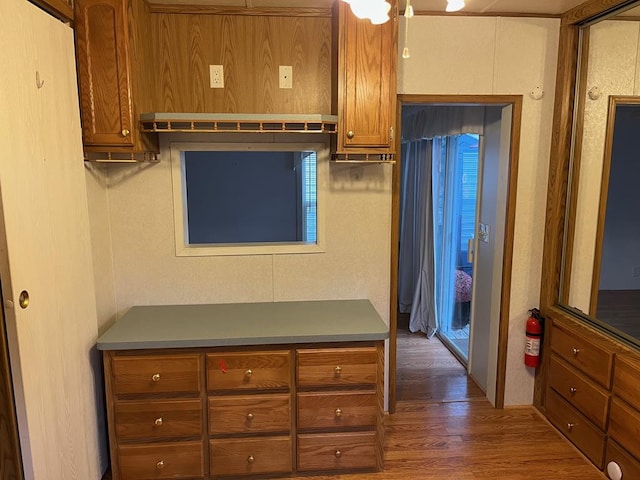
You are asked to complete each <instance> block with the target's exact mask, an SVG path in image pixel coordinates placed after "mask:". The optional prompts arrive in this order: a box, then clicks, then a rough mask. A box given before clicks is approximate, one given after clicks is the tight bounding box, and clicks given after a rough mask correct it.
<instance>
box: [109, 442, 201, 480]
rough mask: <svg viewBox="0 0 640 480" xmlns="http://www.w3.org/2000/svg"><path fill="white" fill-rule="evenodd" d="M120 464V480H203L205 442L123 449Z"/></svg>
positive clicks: (131, 446) (128, 446)
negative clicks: (165, 479) (203, 444)
mask: <svg viewBox="0 0 640 480" xmlns="http://www.w3.org/2000/svg"><path fill="white" fill-rule="evenodd" d="M118 463H119V465H120V477H119V478H120V480H142V479H145V480H146V479H164V478H173V479H179V478H189V479H192V478H203V477H204V455H203V454H202V442H177V443H162V444H146V445H127V446H120V447H119V448H118Z"/></svg>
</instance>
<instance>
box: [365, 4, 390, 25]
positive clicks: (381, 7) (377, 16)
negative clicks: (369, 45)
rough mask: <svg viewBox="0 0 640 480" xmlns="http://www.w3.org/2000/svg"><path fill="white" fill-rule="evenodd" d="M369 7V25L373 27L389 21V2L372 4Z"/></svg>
mask: <svg viewBox="0 0 640 480" xmlns="http://www.w3.org/2000/svg"><path fill="white" fill-rule="evenodd" d="M370 5H371V6H370V8H371V10H370V12H369V19H370V20H371V23H373V24H374V25H380V24H382V23H384V22H386V21H388V20H389V19H390V18H389V10H391V4H390V3H389V2H384V1H383V2H377V3H372V4H370Z"/></svg>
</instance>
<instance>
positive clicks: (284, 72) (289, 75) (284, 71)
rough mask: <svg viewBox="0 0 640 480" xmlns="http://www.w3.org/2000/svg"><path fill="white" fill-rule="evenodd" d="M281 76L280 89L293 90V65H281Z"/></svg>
mask: <svg viewBox="0 0 640 480" xmlns="http://www.w3.org/2000/svg"><path fill="white" fill-rule="evenodd" d="M279 75H280V81H279V82H278V83H279V84H280V88H293V67H292V66H291V65H280V69H279Z"/></svg>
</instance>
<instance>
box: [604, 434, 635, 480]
mask: <svg viewBox="0 0 640 480" xmlns="http://www.w3.org/2000/svg"><path fill="white" fill-rule="evenodd" d="M611 462H614V463H617V464H618V466H619V467H620V470H622V478H623V479H627V478H631V479H634V478H640V461H639V460H638V459H636V458H633V457H632V456H631V455H629V452H627V451H625V449H624V448H622V447H621V446H620V445H618V444H617V443H616V442H614V441H613V440H611V439H609V441H608V442H607V460H606V463H605V468H604V470H605V472H606V471H607V468H608V467H609V463H611Z"/></svg>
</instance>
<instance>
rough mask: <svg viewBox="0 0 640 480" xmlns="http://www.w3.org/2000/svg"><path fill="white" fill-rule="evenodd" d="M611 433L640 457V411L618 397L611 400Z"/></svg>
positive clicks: (627, 448)
mask: <svg viewBox="0 0 640 480" xmlns="http://www.w3.org/2000/svg"><path fill="white" fill-rule="evenodd" d="M609 435H610V436H611V438H613V439H614V440H615V441H616V442H618V443H619V444H620V445H621V446H622V447H624V448H625V449H626V450H627V451H628V452H629V453H631V454H632V455H634V456H635V457H636V458H640V412H639V411H638V410H636V409H634V408H632V407H631V406H629V404H627V403H626V402H624V401H623V400H620V399H619V398H617V397H613V399H612V400H611V415H610V416H609Z"/></svg>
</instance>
